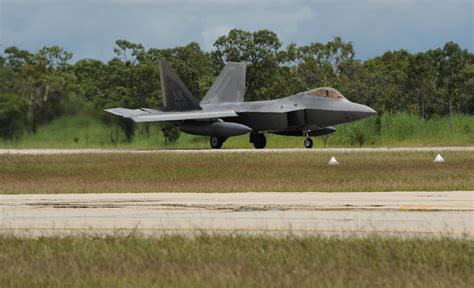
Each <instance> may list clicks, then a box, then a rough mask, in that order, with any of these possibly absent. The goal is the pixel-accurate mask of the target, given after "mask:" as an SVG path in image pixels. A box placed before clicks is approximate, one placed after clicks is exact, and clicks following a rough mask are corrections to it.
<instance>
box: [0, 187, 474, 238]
mask: <svg viewBox="0 0 474 288" xmlns="http://www.w3.org/2000/svg"><path fill="white" fill-rule="evenodd" d="M0 211H1V214H0V223H1V224H0V233H14V234H20V235H27V236H37V235H64V234H84V233H85V234H94V235H97V234H114V233H117V232H120V231H122V232H123V231H138V232H141V233H144V234H149V235H160V234H162V233H185V234H190V233H196V232H203V231H204V232H211V233H214V232H219V233H220V232H226V233H227V232H229V233H236V232H237V233H270V234H276V235H286V234H289V233H291V234H318V235H341V236H345V235H370V234H377V235H398V236H447V237H469V238H474V223H473V222H474V192H473V191H463V192H459V191H458V192H455V191H451V192H350V193H317V192H305V193H297V192H294V193H292V192H289V193H279V192H278V193H274V192H263V193H254V192H249V193H124V194H34V195H33V194H30V195H1V196H0Z"/></svg>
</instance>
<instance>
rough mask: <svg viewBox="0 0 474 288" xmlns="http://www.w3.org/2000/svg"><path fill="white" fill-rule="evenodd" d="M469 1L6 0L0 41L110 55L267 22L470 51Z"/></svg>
mask: <svg viewBox="0 0 474 288" xmlns="http://www.w3.org/2000/svg"><path fill="white" fill-rule="evenodd" d="M0 1H1V0H0ZM472 9H473V4H472V1H470V0H453V1H441V0H431V1H428V0H377V1H376V0H360V1H355V0H333V1H329V0H325V1H310V0H277V1H273V0H219V1H218V0H176V1H172V0H158V1H152V0H97V1H92V0H81V1H79V0H63V1H59V0H42V1H39V0H38V1H34V0H23V1H22V0H16V1H12V0H3V2H0V16H1V17H0V42H1V44H2V47H6V46H10V45H15V46H19V47H21V48H24V49H29V50H37V49H39V48H41V47H43V46H48V45H54V44H57V45H60V46H63V47H64V48H65V49H66V50H68V51H72V52H73V53H74V54H75V57H74V59H75V60H77V59H80V58H83V57H90V58H99V59H102V60H108V59H110V58H111V57H112V56H113V47H114V42H115V40H117V39H127V40H130V41H132V42H138V43H142V44H144V45H145V47H147V48H150V47H156V48H169V47H175V46H180V45H185V44H188V43H189V42H191V41H196V42H198V43H200V45H201V46H202V47H203V49H206V50H210V49H212V44H213V43H214V41H215V40H216V39H217V37H218V36H220V35H223V34H226V33H227V32H228V31H229V30H230V29H232V28H239V29H244V30H249V31H255V30H259V29H270V30H272V31H275V32H276V33H277V34H278V36H279V37H280V40H282V41H283V43H284V45H287V44H289V43H292V42H295V43H297V44H300V45H304V44H308V43H311V42H326V41H329V40H331V39H332V38H333V37H334V36H341V37H342V38H343V40H346V41H352V42H353V43H354V46H355V48H356V52H357V55H358V56H359V57H362V58H367V57H372V56H375V55H378V54H380V53H383V52H384V51H386V50H393V49H400V48H406V49H408V50H410V51H420V50H426V49H429V48H436V47H440V46H442V45H443V44H444V43H445V42H448V41H456V42H458V43H459V44H460V45H461V46H462V47H463V48H468V49H469V50H471V51H472V50H473V38H472V37H473V36H472V35H473V28H472V27H473V10H472Z"/></svg>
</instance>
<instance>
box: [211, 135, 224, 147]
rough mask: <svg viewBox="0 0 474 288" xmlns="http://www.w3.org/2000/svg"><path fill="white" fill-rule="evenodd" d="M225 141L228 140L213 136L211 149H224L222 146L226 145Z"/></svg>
mask: <svg viewBox="0 0 474 288" xmlns="http://www.w3.org/2000/svg"><path fill="white" fill-rule="evenodd" d="M225 140H227V139H226V138H223V137H215V136H212V137H211V140H210V143H211V147H212V148H213V149H220V148H221V147H222V144H224V142H225Z"/></svg>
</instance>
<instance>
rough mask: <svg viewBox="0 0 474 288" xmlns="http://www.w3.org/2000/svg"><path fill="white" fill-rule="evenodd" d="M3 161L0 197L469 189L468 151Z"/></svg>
mask: <svg viewBox="0 0 474 288" xmlns="http://www.w3.org/2000/svg"><path fill="white" fill-rule="evenodd" d="M331 156H332V155H331V154H327V153H305V152H297V153H290V152H285V153H209V154H203V153H189V154H179V153H146V154H131V153H122V154H119V153H113V154H78V155H35V156H31V155H1V156H0V183H1V185H0V193H3V194H16V193H106V192H118V193H120V192H182V191H190V192H240V191H243V192H245V191H429V190H432V191H451V190H474V175H473V173H472V171H474V153H472V152H446V153H443V156H444V157H445V159H446V162H445V163H433V159H434V157H435V156H436V153H430V152H416V153H415V152H407V153H395V152H391V153H362V152H359V153H352V154H349V153H340V154H336V157H337V160H338V161H339V162H340V165H339V166H328V165H327V162H328V161H329V159H330V157H331Z"/></svg>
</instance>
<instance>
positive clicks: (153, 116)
mask: <svg viewBox="0 0 474 288" xmlns="http://www.w3.org/2000/svg"><path fill="white" fill-rule="evenodd" d="M105 111H107V112H110V113H112V114H115V115H119V116H122V117H125V118H130V119H132V120H133V121H135V122H166V121H184V120H205V119H217V118H223V117H236V116H238V115H237V113H235V111H231V110H227V111H203V110H194V111H173V112H165V111H160V110H154V109H147V108H143V109H126V108H113V109H106V110H105Z"/></svg>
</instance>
